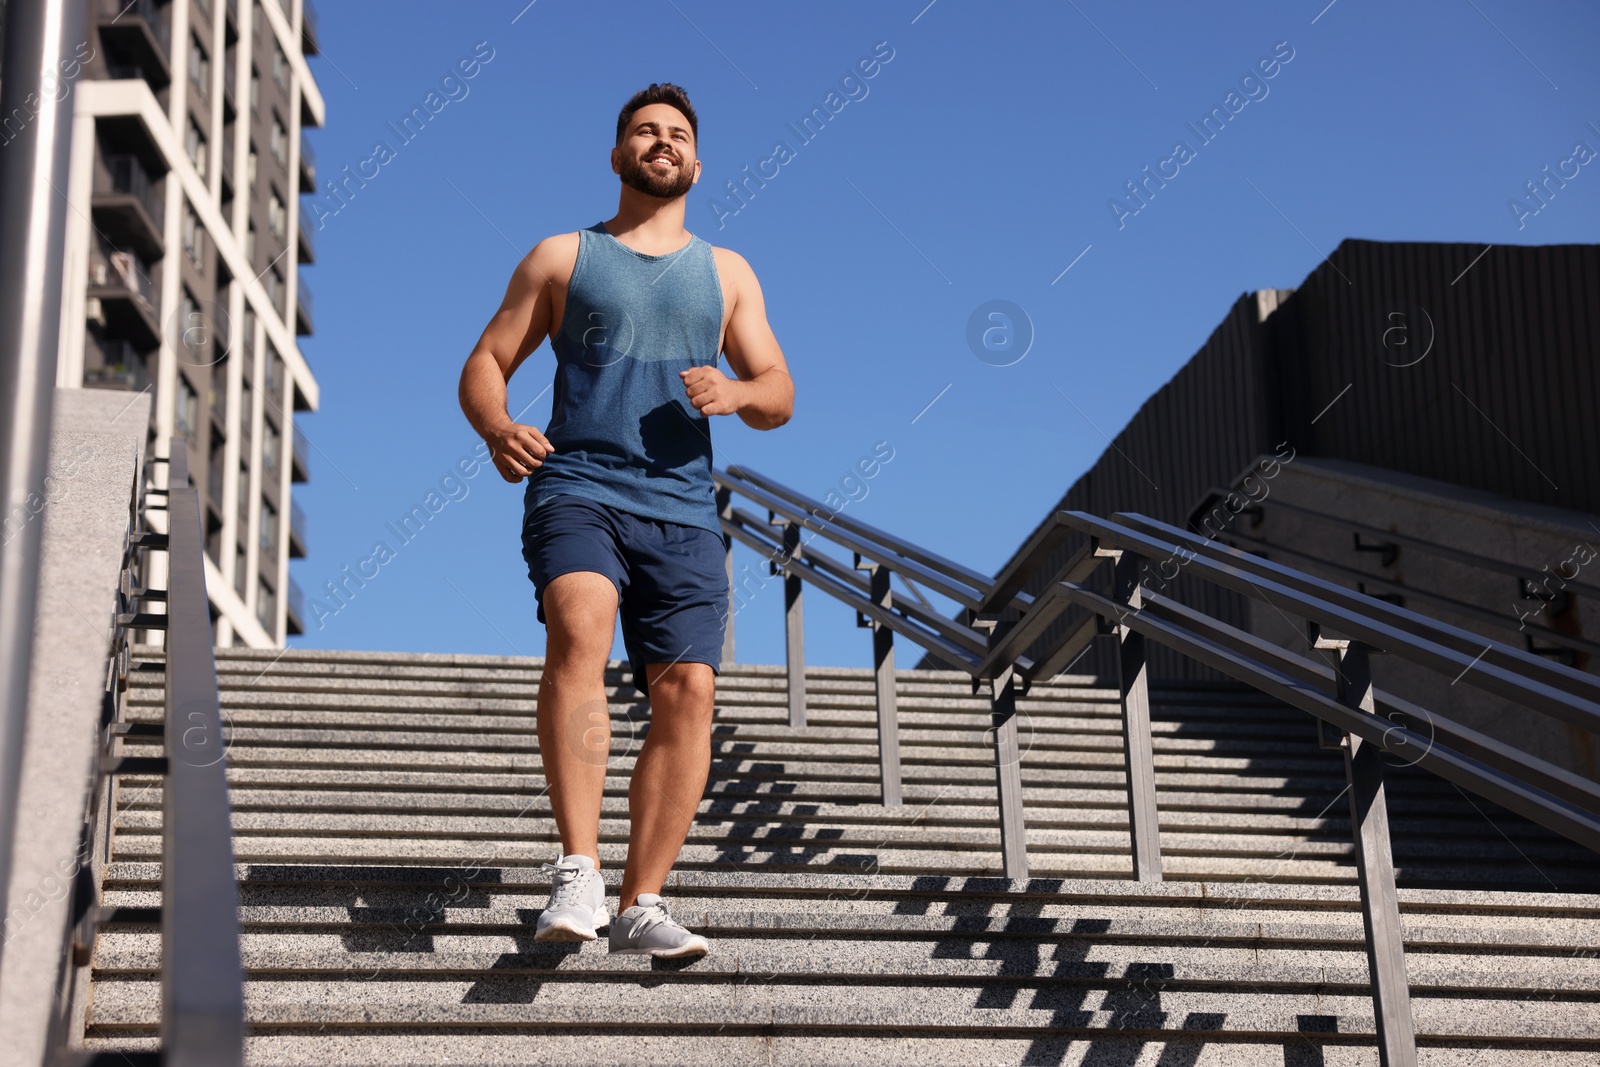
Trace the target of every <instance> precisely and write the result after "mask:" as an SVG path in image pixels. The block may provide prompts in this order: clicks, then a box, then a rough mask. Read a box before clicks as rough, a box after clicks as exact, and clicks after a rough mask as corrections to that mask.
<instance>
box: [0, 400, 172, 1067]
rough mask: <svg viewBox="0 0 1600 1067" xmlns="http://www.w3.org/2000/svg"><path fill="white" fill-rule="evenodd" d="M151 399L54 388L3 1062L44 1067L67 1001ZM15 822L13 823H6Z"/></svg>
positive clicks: (7, 959)
mask: <svg viewBox="0 0 1600 1067" xmlns="http://www.w3.org/2000/svg"><path fill="white" fill-rule="evenodd" d="M149 421H150V398H149V397H148V395H144V394H139V395H135V396H131V397H130V396H129V395H128V394H126V393H116V392H104V391H100V390H93V389H57V390H56V411H55V429H54V433H53V436H52V438H51V443H50V473H49V476H48V480H47V481H46V483H45V487H44V488H45V491H44V492H43V493H41V494H39V497H38V500H39V501H40V503H41V505H42V506H40V507H39V508H38V509H37V513H36V514H35V515H34V516H33V518H32V519H31V521H35V522H43V523H44V524H45V525H44V548H43V559H42V563H41V566H40V574H39V580H40V585H39V614H38V619H37V623H36V629H35V636H34V641H35V646H34V653H33V677H32V680H31V685H30V690H29V708H28V722H27V729H26V735H25V738H24V742H23V757H22V758H23V766H22V780H21V786H20V795H19V797H18V802H17V810H16V813H15V817H16V819H17V833H16V846H15V854H14V857H13V865H12V874H11V885H10V887H9V894H8V896H7V898H6V901H7V903H6V908H7V911H6V915H5V951H4V957H3V959H0V1034H3V1035H4V1039H5V1054H4V1059H5V1062H6V1063H12V1064H41V1063H43V1062H44V1060H45V1054H46V1050H47V1048H48V1047H49V1043H50V1039H51V1038H50V1034H51V1027H52V1025H53V1023H54V1022H55V1021H56V1020H58V1018H59V1013H60V1012H61V1011H62V1010H64V1007H65V1003H66V1001H67V999H68V996H67V991H68V989H69V987H70V984H71V977H72V976H71V975H70V974H69V973H68V972H67V971H66V969H65V966H66V946H67V937H68V908H69V906H70V903H71V900H70V893H71V889H72V880H73V876H74V875H75V874H76V873H77V870H78V868H79V867H80V866H82V865H84V864H85V863H87V862H89V860H90V857H87V856H84V855H82V854H81V851H80V849H81V838H82V831H83V826H84V817H85V814H86V805H87V800H88V795H89V788H90V784H91V781H92V778H91V775H92V771H93V768H94V764H95V759H96V733H97V728H98V725H99V719H100V708H101V700H102V696H103V695H104V693H105V688H106V678H107V667H108V664H109V662H110V642H111V639H112V634H113V630H112V624H113V621H114V619H115V614H116V610H117V587H118V581H119V577H120V575H121V571H122V555H123V551H124V548H125V547H126V545H127V541H128V534H129V533H130V531H131V529H132V517H133V511H132V501H133V494H134V487H135V486H136V485H137V484H138V478H139V476H140V460H141V456H142V455H143V451H144V440H145V429H146V427H147V426H148V424H149ZM8 817H9V816H8Z"/></svg>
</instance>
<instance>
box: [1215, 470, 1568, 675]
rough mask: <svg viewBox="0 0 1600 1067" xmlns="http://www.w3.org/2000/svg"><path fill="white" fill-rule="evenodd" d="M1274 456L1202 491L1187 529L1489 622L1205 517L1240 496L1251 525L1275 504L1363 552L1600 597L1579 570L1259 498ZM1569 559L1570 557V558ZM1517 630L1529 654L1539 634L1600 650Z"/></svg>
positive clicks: (1471, 608)
mask: <svg viewBox="0 0 1600 1067" xmlns="http://www.w3.org/2000/svg"><path fill="white" fill-rule="evenodd" d="M1270 459H1271V457H1267V456H1262V457H1260V458H1258V460H1257V462H1256V463H1254V464H1252V465H1251V466H1249V467H1247V468H1245V469H1244V470H1243V471H1241V472H1240V473H1239V474H1238V475H1237V476H1236V477H1235V478H1234V479H1233V480H1232V481H1231V482H1229V483H1228V484H1227V486H1226V487H1221V486H1214V487H1212V488H1211V489H1208V490H1207V491H1206V492H1205V494H1203V495H1202V496H1201V498H1200V500H1199V501H1198V502H1197V503H1196V504H1195V506H1194V507H1193V508H1191V509H1190V511H1189V514H1188V517H1187V519H1186V521H1185V525H1186V526H1187V527H1188V529H1189V530H1190V531H1192V532H1195V533H1202V532H1205V533H1208V534H1209V535H1211V536H1214V537H1215V539H1216V540H1218V541H1221V542H1223V543H1224V544H1231V545H1233V546H1235V547H1250V548H1254V549H1256V550H1259V551H1271V552H1277V553H1279V554H1281V555H1286V556H1288V557H1289V558H1290V559H1296V558H1299V559H1307V560H1308V561H1309V562H1311V563H1313V565H1315V566H1317V567H1319V568H1322V569H1324V570H1331V571H1333V572H1335V573H1343V574H1347V575H1348V576H1349V577H1350V578H1352V579H1353V580H1359V581H1362V582H1365V583H1369V584H1371V585H1374V586H1377V587H1380V588H1383V589H1388V590H1391V591H1392V592H1394V593H1398V594H1402V595H1406V596H1411V597H1415V598H1418V599H1422V600H1424V601H1426V602H1428V603H1431V604H1434V605H1436V606H1438V607H1440V608H1443V609H1445V610H1447V611H1449V612H1451V613H1452V614H1455V615H1458V616H1466V617H1476V618H1479V619H1481V620H1483V621H1485V622H1491V621H1498V620H1500V619H1501V617H1500V616H1497V615H1496V614H1495V613H1493V612H1491V611H1489V610H1488V609H1487V608H1483V607H1480V606H1479V605H1476V604H1469V603H1466V602H1463V601H1459V600H1456V599H1454V598H1452V597H1449V596H1446V595H1444V594H1442V593H1436V592H1433V591H1432V590H1428V589H1423V588H1419V587H1417V586H1413V585H1407V584H1405V583H1404V582H1399V581H1394V580H1392V579H1390V578H1387V577H1385V576H1384V575H1382V574H1371V573H1365V572H1360V571H1357V570H1355V569H1353V568H1350V567H1347V566H1345V565H1343V564H1338V563H1334V562H1332V561H1330V560H1326V559H1312V558H1310V557H1306V556H1304V555H1303V554H1302V553H1299V552H1296V551H1295V550H1294V549H1292V548H1290V547H1287V546H1284V545H1282V544H1277V543H1272V542H1268V541H1266V540H1264V539H1262V538H1260V537H1256V536H1252V535H1251V534H1249V533H1247V532H1244V531H1241V530H1240V529H1238V528H1236V527H1235V526H1233V525H1231V524H1229V523H1226V522H1224V523H1222V524H1219V528H1218V529H1217V530H1215V531H1203V530H1202V529H1201V527H1202V525H1203V520H1204V519H1205V518H1207V517H1214V516H1215V515H1216V514H1217V511H1218V510H1219V508H1223V504H1222V502H1225V501H1226V500H1227V499H1228V498H1229V497H1235V498H1240V499H1241V507H1240V508H1238V509H1237V510H1235V509H1233V508H1223V511H1224V516H1225V517H1226V518H1229V519H1231V517H1232V514H1230V513H1233V514H1246V513H1249V514H1250V515H1251V523H1250V525H1251V526H1252V527H1254V526H1256V525H1259V522H1260V518H1261V515H1262V513H1263V511H1264V509H1265V508H1268V507H1270V508H1271V509H1272V510H1274V511H1278V512H1285V513H1288V514H1291V515H1296V516H1300V517H1303V518H1306V519H1309V520H1311V521H1314V522H1317V523H1320V524H1323V525H1326V526H1329V527H1332V528H1335V529H1338V530H1342V531H1343V532H1345V533H1349V534H1351V535H1353V537H1354V538H1355V543H1356V544H1357V545H1358V546H1360V547H1361V549H1362V550H1363V551H1372V550H1375V549H1387V550H1390V551H1394V552H1398V551H1400V550H1402V549H1410V550H1413V551H1417V552H1421V553H1423V554H1425V555H1429V556H1434V557H1437V558H1439V559H1443V560H1449V561H1451V562H1453V563H1460V564H1463V565H1465V566H1469V567H1475V568H1478V569H1480V570H1485V571H1491V572H1494V573H1498V574H1502V575H1505V576H1507V577H1509V578H1515V579H1518V580H1519V581H1521V582H1522V583H1523V584H1524V585H1525V586H1527V587H1529V588H1532V587H1534V586H1536V585H1538V584H1540V583H1543V584H1544V585H1545V588H1546V590H1547V591H1548V589H1549V583H1550V581H1551V579H1552V578H1553V579H1554V580H1556V581H1557V582H1558V583H1559V584H1560V586H1561V593H1563V594H1565V593H1566V592H1568V591H1571V592H1574V593H1580V594H1583V595H1586V596H1593V597H1600V585H1595V584H1594V583H1591V582H1585V581H1582V580H1580V578H1579V576H1578V575H1577V574H1574V575H1573V576H1571V577H1567V576H1565V575H1561V574H1559V573H1558V574H1553V575H1552V574H1546V573H1544V572H1541V571H1538V570H1535V569H1533V568H1532V567H1530V566H1527V565H1525V564H1519V563H1512V562H1508V561H1506V560H1503V559H1497V558H1495V557H1493V556H1485V555H1483V554H1482V553H1479V552H1472V551H1468V550H1466V549H1462V548H1457V547H1455V546H1454V545H1447V544H1443V543H1441V542H1439V541H1437V540H1435V539H1433V538H1429V537H1423V536H1419V535H1417V534H1409V533H1402V532H1400V531H1397V530H1384V529H1381V528H1379V527H1376V526H1369V525H1368V524H1366V523H1363V522H1358V521H1356V520H1355V519H1352V518H1349V517H1348V516H1344V515H1335V514H1332V513H1330V512H1328V511H1325V510H1322V509H1319V508H1315V507H1311V506H1308V505H1307V504H1304V503H1295V504H1291V503H1288V502H1286V501H1284V500H1283V499H1282V498H1281V496H1275V495H1271V494H1265V495H1262V496H1260V497H1259V499H1258V498H1257V497H1255V496H1254V495H1252V494H1251V493H1250V492H1248V491H1245V483H1246V481H1247V479H1249V478H1250V477H1251V476H1252V475H1253V474H1256V473H1257V472H1258V471H1259V470H1260V469H1261V467H1262V464H1265V463H1267V462H1269V460H1270ZM1258 480H1259V476H1258ZM1246 500H1247V501H1249V503H1247V504H1246V503H1242V502H1243V501H1246ZM1363 537H1365V538H1368V539H1370V540H1371V542H1372V543H1371V544H1368V545H1362V544H1361V538H1363ZM1568 562H1570V560H1569V561H1568ZM1380 599H1381V598H1380ZM1539 599H1543V598H1539ZM1529 614H1530V615H1532V614H1534V613H1532V612H1530V613H1529ZM1417 618H1419V619H1424V620H1427V621H1428V622H1430V623H1431V622H1432V621H1433V620H1432V619H1431V618H1429V617H1428V616H1425V615H1418V616H1417ZM1507 625H1509V623H1507ZM1518 629H1519V630H1524V631H1525V633H1526V638H1527V640H1528V643H1529V646H1530V647H1529V648H1527V649H1526V650H1525V651H1528V652H1530V653H1532V652H1533V650H1532V648H1531V644H1532V639H1533V637H1534V636H1538V637H1540V638H1542V639H1543V640H1545V641H1548V642H1550V643H1551V644H1553V645H1557V646H1560V648H1559V650H1560V651H1563V652H1566V653H1568V654H1570V653H1574V652H1577V653H1584V654H1588V655H1597V654H1600V642H1596V641H1594V640H1593V639H1590V638H1585V637H1581V636H1578V635H1575V634H1569V633H1565V632H1563V631H1561V630H1558V629H1556V628H1554V627H1551V626H1547V625H1544V624H1543V623H1541V622H1539V621H1537V620H1531V619H1527V618H1522V619H1519V621H1518ZM1552 651H1555V650H1552ZM1570 665H1571V664H1563V666H1570ZM1579 678H1580V679H1581V680H1582V681H1580V682H1579V683H1577V684H1579V685H1580V686H1582V687H1583V688H1584V690H1585V692H1584V695H1586V696H1587V697H1588V698H1589V699H1591V700H1596V699H1600V678H1595V677H1594V676H1593V675H1590V674H1585V673H1582V672H1579ZM1569 679H1570V675H1558V676H1556V678H1555V680H1554V682H1553V684H1566V683H1567V681H1568V680H1569Z"/></svg>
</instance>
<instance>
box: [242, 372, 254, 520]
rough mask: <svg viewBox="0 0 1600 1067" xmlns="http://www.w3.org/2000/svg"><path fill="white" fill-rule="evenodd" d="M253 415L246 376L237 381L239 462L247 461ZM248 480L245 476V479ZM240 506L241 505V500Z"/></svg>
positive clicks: (252, 398)
mask: <svg viewBox="0 0 1600 1067" xmlns="http://www.w3.org/2000/svg"><path fill="white" fill-rule="evenodd" d="M247 362H248V361H247ZM255 417H256V408H255V390H253V389H251V388H250V379H248V378H246V379H244V380H243V381H241V382H240V383H239V456H240V457H241V458H240V460H239V462H241V463H246V462H248V460H246V459H244V458H243V457H246V456H248V455H249V454H250V435H251V433H252V432H254V429H255V425H254V424H255ZM248 480H249V479H248V478H246V481H248ZM241 484H243V483H241ZM240 506H241V507H242V506H243V502H242V501H241V505H240Z"/></svg>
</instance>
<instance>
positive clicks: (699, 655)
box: [522, 493, 728, 696]
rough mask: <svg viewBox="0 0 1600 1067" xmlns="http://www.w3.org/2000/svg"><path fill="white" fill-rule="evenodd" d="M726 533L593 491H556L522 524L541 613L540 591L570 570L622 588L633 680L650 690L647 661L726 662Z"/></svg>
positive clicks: (620, 605)
mask: <svg viewBox="0 0 1600 1067" xmlns="http://www.w3.org/2000/svg"><path fill="white" fill-rule="evenodd" d="M726 549H727V536H726V535H725V534H719V533H713V532H711V531H710V530H705V529H701V528H700V527H698V526H680V525H678V524H677V523H672V522H662V521H659V520H656V519H646V518H641V517H639V516H637V515H633V514H630V513H629V512H626V511H620V510H618V509H616V508H613V507H610V506H608V505H606V504H602V503H600V502H599V501H596V500H590V499H589V498H588V497H583V496H577V495H575V494H572V493H562V494H558V495H556V496H553V497H550V498H548V499H546V500H544V501H543V502H542V503H541V506H540V507H539V508H538V509H537V510H535V511H534V512H533V514H532V515H531V516H524V518H523V525H522V558H523V559H525V560H527V563H528V577H529V578H530V579H532V581H533V586H534V597H535V599H536V600H537V601H538V604H539V609H538V619H539V621H540V622H543V623H546V624H547V625H548V622H547V620H546V619H545V616H544V590H545V587H546V586H548V585H549V584H550V582H551V581H553V580H554V579H556V578H558V577H560V576H561V575H563V574H566V573H568V572H569V571H596V572H598V573H600V574H603V575H605V576H606V577H607V578H610V579H611V583H612V584H613V585H615V586H616V587H617V601H618V609H619V613H620V614H621V616H622V640H623V644H624V646H625V647H626V649H627V653H628V662H629V664H630V666H631V667H632V669H633V678H634V686H635V688H637V689H638V690H639V692H641V693H644V694H645V695H646V696H648V695H649V690H648V685H647V679H646V676H645V669H644V668H645V664H647V663H705V664H708V665H710V667H711V670H712V673H714V674H715V673H720V671H721V666H722V638H723V632H724V628H725V627H726V625H727V622H728V571H727V564H726V555H725V552H726Z"/></svg>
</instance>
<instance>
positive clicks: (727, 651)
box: [295, 430, 738, 664]
mask: <svg viewBox="0 0 1600 1067" xmlns="http://www.w3.org/2000/svg"><path fill="white" fill-rule="evenodd" d="M295 432H296V433H298V432H299V431H298V430H297V431H295ZM717 517H718V518H719V519H721V520H723V521H724V522H732V521H733V490H731V489H729V488H728V487H727V486H725V485H719V486H717ZM722 540H723V549H722V568H723V570H725V571H727V573H728V622H727V625H726V626H725V627H724V628H723V631H722V662H723V663H724V664H729V663H732V662H733V617H734V616H735V615H737V614H738V611H737V600H736V598H735V590H734V588H733V538H732V537H730V536H729V535H728V533H727V531H726V530H724V531H723V534H722Z"/></svg>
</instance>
